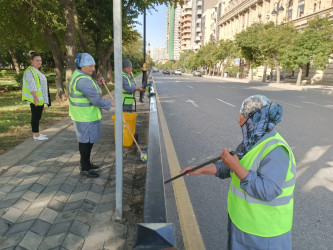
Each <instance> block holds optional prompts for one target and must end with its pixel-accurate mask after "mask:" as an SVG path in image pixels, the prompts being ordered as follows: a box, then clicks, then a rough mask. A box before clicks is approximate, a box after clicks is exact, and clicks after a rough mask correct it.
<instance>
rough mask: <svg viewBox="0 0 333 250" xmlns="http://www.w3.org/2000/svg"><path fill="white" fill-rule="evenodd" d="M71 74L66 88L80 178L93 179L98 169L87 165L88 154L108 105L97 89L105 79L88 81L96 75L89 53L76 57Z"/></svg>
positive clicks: (93, 61) (98, 132) (99, 129)
mask: <svg viewBox="0 0 333 250" xmlns="http://www.w3.org/2000/svg"><path fill="white" fill-rule="evenodd" d="M75 66H76V70H75V71H74V73H73V75H72V77H71V80H70V84H69V101H70V103H69V115H70V117H71V118H72V120H73V121H74V125H75V130H76V137H77V140H78V142H79V151H80V156H81V158H80V165H81V175H84V176H86V177H91V178H95V177H98V176H99V174H98V173H97V172H96V171H94V170H96V169H98V168H99V166H96V165H94V164H92V163H91V162H90V154H91V150H92V147H93V145H94V143H95V142H96V141H97V140H98V139H99V137H100V134H101V125H102V122H101V119H102V113H101V109H106V110H109V109H110V108H111V102H110V101H109V100H106V99H104V98H102V97H101V94H102V91H101V89H100V87H99V85H101V84H102V83H103V82H104V78H103V77H100V78H98V80H97V82H96V81H95V80H94V79H93V78H92V77H91V76H92V74H93V72H94V71H95V60H94V58H93V57H92V56H91V55H89V54H88V53H79V54H78V55H77V58H76V61H75Z"/></svg>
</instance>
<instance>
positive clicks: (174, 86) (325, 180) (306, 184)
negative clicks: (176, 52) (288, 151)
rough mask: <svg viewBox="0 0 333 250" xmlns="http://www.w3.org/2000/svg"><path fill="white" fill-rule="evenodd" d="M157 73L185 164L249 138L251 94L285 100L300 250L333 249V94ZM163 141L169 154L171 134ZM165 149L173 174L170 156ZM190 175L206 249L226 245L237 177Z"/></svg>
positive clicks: (173, 209)
mask: <svg viewBox="0 0 333 250" xmlns="http://www.w3.org/2000/svg"><path fill="white" fill-rule="evenodd" d="M153 77H154V81H155V84H156V88H157V92H158V96H159V100H160V102H161V105H162V109H163V113H164V116H165V119H166V123H167V127H168V129H169V132H170V136H171V139H172V142H173V146H174V149H175V151H176V154H177V157H178V161H179V165H180V166H181V168H185V167H186V166H189V165H198V164H200V163H202V162H204V161H206V160H209V159H211V158H215V157H217V156H219V155H220V153H221V151H222V150H223V148H225V147H226V148H231V149H235V148H236V147H237V145H238V144H239V143H240V142H241V139H242V134H241V130H240V127H239V125H238V123H237V120H238V111H239V108H240V105H241V103H242V101H243V100H244V99H245V98H247V97H248V96H250V95H254V94H263V95H266V96H267V97H269V98H270V99H274V100H275V101H277V102H278V103H280V104H281V105H282V106H283V109H284V115H283V117H282V122H281V123H280V124H278V125H277V127H276V128H277V130H278V131H279V132H280V133H281V135H282V136H284V138H285V139H286V140H287V142H288V143H289V145H290V146H291V147H292V149H293V152H294V154H295V158H296V162H297V179H296V189H295V194H294V197H295V209H294V226H293V231H292V235H293V249H295V250H304V249H315V250H317V249H332V246H333V236H332V235H333V125H332V124H333V98H332V96H325V95H320V94H313V93H308V92H301V91H295V90H288V89H285V90H283V89H276V88H272V87H268V86H259V85H251V84H244V83H238V82H228V81H221V80H214V79H208V78H196V77H192V76H185V75H182V76H174V75H171V76H169V75H167V76H163V75H162V74H161V73H156V74H153ZM164 136H165V135H164ZM162 137H163V136H162ZM161 142H162V152H163V151H164V149H165V146H164V145H163V142H164V140H163V138H162V140H161ZM162 154H163V157H162V159H164V160H163V165H164V173H165V179H168V178H169V177H170V172H169V171H168V162H167V160H166V157H167V156H166V155H165V152H164V153H162ZM184 179H185V183H186V188H187V190H188V193H189V196H190V200H191V203H192V206H193V210H194V212H195V218H196V220H197V222H198V226H199V228H200V233H201V235H202V239H203V241H204V244H205V248H206V249H209V250H215V249H224V248H225V246H226V244H227V203H226V199H227V191H228V188H229V180H220V179H218V178H216V177H215V176H192V177H185V178H184ZM165 188H166V199H167V200H166V203H167V204H166V205H167V210H168V220H169V222H173V223H174V224H175V225H176V232H177V240H178V247H180V249H181V248H182V247H184V246H183V245H182V242H181V241H182V237H181V235H180V227H179V221H178V215H177V206H176V204H175V201H174V197H173V195H172V192H173V189H172V186H171V185H168V186H166V187H165Z"/></svg>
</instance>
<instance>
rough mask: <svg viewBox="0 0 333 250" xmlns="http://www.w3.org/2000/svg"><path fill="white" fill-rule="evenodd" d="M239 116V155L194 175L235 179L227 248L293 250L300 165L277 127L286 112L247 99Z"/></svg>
mask: <svg viewBox="0 0 333 250" xmlns="http://www.w3.org/2000/svg"><path fill="white" fill-rule="evenodd" d="M239 117H240V119H239V121H238V123H239V125H240V126H241V129H242V132H243V141H242V142H241V144H240V145H239V146H238V147H237V149H236V155H231V154H230V149H224V150H223V152H222V153H221V159H222V161H221V160H220V161H217V162H215V164H210V165H207V166H205V167H203V168H201V169H198V170H196V171H193V172H191V173H189V174H188V175H200V174H211V175H216V176H217V177H219V178H221V179H225V178H229V177H231V184H230V188H229V193H228V247H227V249H234V250H243V249H244V250H245V249H275V250H291V249H292V243H291V229H292V224H293V205H294V198H293V193H294V188H295V179H296V163H295V158H294V155H293V152H292V150H291V149H290V147H289V145H288V144H287V142H286V141H285V140H284V139H283V137H282V136H281V135H280V134H279V133H278V132H277V131H276V130H275V128H274V127H275V125H276V124H278V123H279V122H280V121H281V117H282V107H281V106H280V105H279V104H277V103H275V102H274V101H271V100H269V99H268V98H267V97H265V96H262V95H254V96H250V97H248V98H247V99H245V100H244V102H243V103H242V106H241V109H240V113H239ZM191 168H193V167H192V166H190V167H187V168H185V169H183V170H182V171H181V172H182V173H183V172H185V171H186V170H188V169H191Z"/></svg>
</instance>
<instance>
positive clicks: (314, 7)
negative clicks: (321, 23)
mask: <svg viewBox="0 0 333 250" xmlns="http://www.w3.org/2000/svg"><path fill="white" fill-rule="evenodd" d="M316 10H317V4H316V3H315V4H314V5H313V12H316Z"/></svg>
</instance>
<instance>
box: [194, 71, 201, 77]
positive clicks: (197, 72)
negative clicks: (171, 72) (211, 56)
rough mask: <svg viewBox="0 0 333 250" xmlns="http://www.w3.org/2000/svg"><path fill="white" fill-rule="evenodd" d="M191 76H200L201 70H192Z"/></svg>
mask: <svg viewBox="0 0 333 250" xmlns="http://www.w3.org/2000/svg"><path fill="white" fill-rule="evenodd" d="M193 76H198V77H201V72H200V71H199V70H194V71H193Z"/></svg>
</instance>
